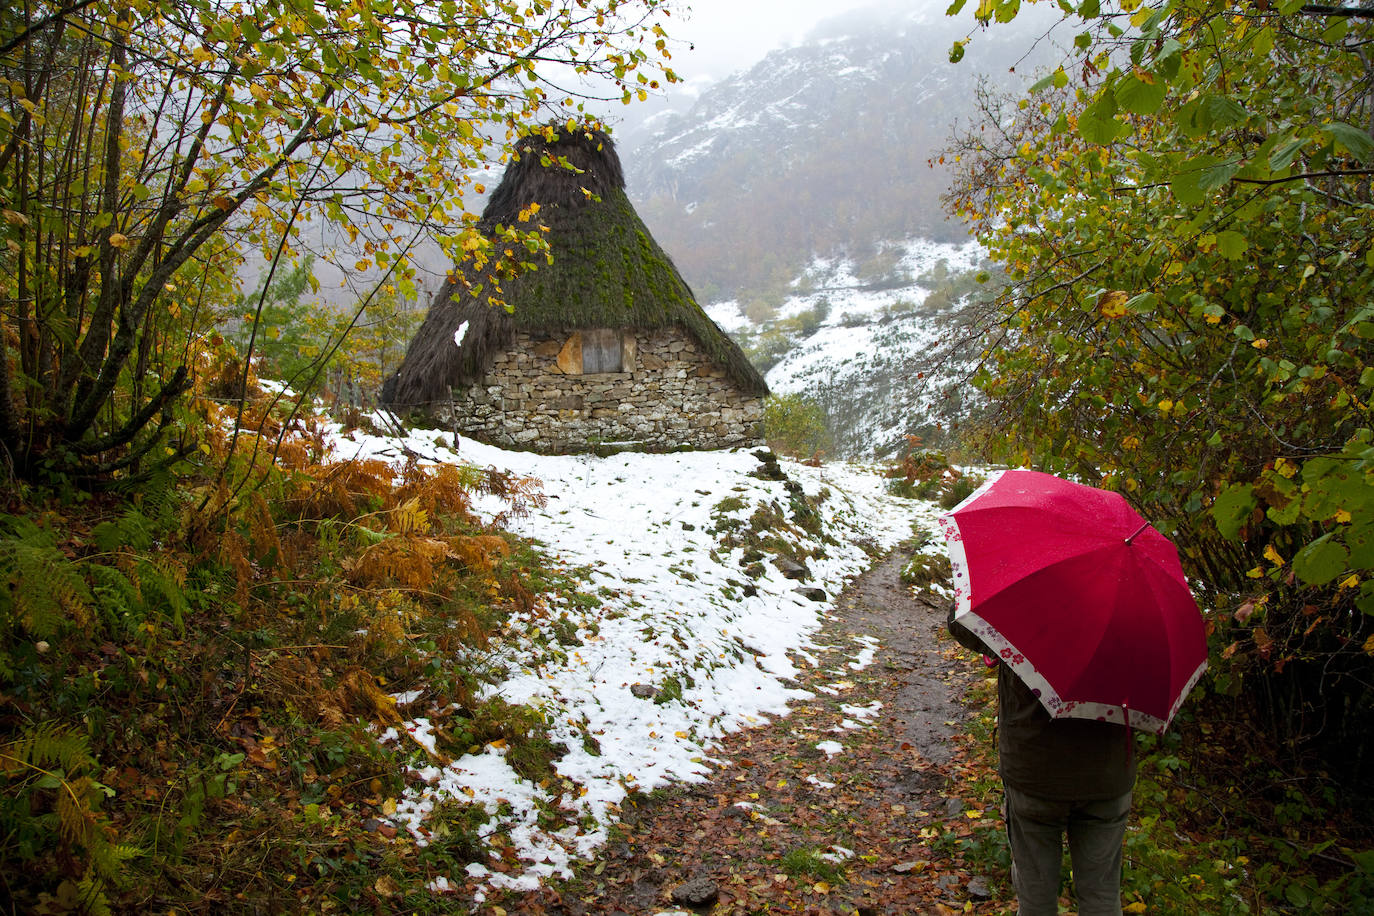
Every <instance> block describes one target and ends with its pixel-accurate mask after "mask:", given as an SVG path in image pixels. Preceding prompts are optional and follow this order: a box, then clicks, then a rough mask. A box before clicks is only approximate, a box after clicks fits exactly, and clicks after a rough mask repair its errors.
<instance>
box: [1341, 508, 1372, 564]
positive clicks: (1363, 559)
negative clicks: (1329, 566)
mask: <svg viewBox="0 0 1374 916" xmlns="http://www.w3.org/2000/svg"><path fill="white" fill-rule="evenodd" d="M1345 543H1346V546H1347V547H1348V548H1349V549H1350V566H1351V568H1352V569H1362V570H1368V569H1374V520H1370V521H1366V522H1365V523H1363V524H1359V525H1351V526H1350V527H1349V528H1348V529H1346V532H1345Z"/></svg>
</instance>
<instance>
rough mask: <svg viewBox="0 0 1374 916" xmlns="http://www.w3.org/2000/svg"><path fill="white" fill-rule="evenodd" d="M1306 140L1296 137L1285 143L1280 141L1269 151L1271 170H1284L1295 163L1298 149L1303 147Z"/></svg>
mask: <svg viewBox="0 0 1374 916" xmlns="http://www.w3.org/2000/svg"><path fill="white" fill-rule="evenodd" d="M1304 145H1305V141H1303V140H1301V139H1298V138H1294V139H1292V140H1288V141H1286V142H1284V143H1279V144H1278V145H1276V146H1275V147H1274V148H1273V149H1272V150H1271V151H1270V152H1269V168H1270V170H1271V171H1275V172H1282V171H1283V170H1284V169H1286V168H1288V167H1289V166H1290V165H1292V164H1293V160H1294V159H1296V158H1297V155H1298V151H1299V150H1301V149H1302V148H1303V146H1304Z"/></svg>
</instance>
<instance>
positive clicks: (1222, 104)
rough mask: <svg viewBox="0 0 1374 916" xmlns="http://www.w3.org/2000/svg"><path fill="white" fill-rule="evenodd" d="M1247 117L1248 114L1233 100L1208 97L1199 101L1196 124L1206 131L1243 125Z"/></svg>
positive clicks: (1221, 97)
mask: <svg viewBox="0 0 1374 916" xmlns="http://www.w3.org/2000/svg"><path fill="white" fill-rule="evenodd" d="M1249 117H1250V112H1248V111H1246V110H1245V106H1244V105H1241V104H1240V103H1239V102H1237V101H1235V100H1234V99H1229V98H1227V97H1225V96H1219V95H1208V96H1203V97H1202V98H1201V99H1199V104H1198V122H1199V124H1200V126H1202V127H1204V128H1206V129H1208V130H1218V129H1223V128H1227V127H1234V126H1235V125H1237V124H1242V123H1244V122H1245V121H1246V120H1247V119H1249Z"/></svg>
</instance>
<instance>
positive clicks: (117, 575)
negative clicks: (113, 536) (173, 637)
mask: <svg viewBox="0 0 1374 916" xmlns="http://www.w3.org/2000/svg"><path fill="white" fill-rule="evenodd" d="M91 583H92V585H91V592H92V593H93V594H94V596H95V603H96V606H97V607H99V608H100V613H101V615H102V616H103V617H104V618H105V625H106V626H107V627H109V628H110V630H111V632H113V633H125V634H128V633H131V632H133V631H134V630H135V629H136V628H137V627H138V625H139V624H141V623H142V622H143V621H144V620H146V619H147V608H146V606H145V605H144V604H143V598H142V596H140V595H139V593H138V589H137V588H135V587H134V584H133V583H132V582H130V581H129V577H128V576H126V575H124V573H122V572H120V571H119V570H118V569H116V568H115V567H113V566H105V565H103V564H96V565H94V566H92V567H91Z"/></svg>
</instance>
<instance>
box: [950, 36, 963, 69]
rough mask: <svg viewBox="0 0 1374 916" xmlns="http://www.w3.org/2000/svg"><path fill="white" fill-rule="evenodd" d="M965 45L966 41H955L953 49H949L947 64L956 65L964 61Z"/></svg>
mask: <svg viewBox="0 0 1374 916" xmlns="http://www.w3.org/2000/svg"><path fill="white" fill-rule="evenodd" d="M966 44H968V41H967V40H964V41H956V42H955V43H954V47H952V48H950V49H949V62H950V63H951V64H957V63H959V61H961V60H963V59H964V45H966Z"/></svg>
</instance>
